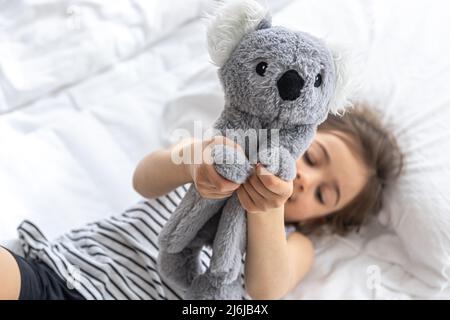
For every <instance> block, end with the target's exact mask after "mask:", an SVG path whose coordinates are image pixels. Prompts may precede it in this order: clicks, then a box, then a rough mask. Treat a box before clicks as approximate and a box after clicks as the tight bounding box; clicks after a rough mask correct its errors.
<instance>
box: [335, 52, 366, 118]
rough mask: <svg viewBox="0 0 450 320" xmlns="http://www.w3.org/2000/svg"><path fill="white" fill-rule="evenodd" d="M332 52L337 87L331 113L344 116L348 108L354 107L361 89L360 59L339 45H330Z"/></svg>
mask: <svg viewBox="0 0 450 320" xmlns="http://www.w3.org/2000/svg"><path fill="white" fill-rule="evenodd" d="M328 47H329V48H330V50H331V53H332V56H333V61H334V68H335V74H336V87H335V91H334V95H333V97H332V98H331V101H330V112H331V113H332V114H335V115H343V114H344V112H345V110H346V108H351V107H353V104H352V100H353V99H354V98H355V97H356V94H357V92H358V90H359V89H360V86H361V83H360V80H361V79H360V77H359V76H358V73H357V71H358V67H357V66H358V65H359V62H360V61H358V57H357V56H356V55H355V54H354V53H353V52H352V51H351V50H350V49H349V47H345V46H342V45H337V44H328Z"/></svg>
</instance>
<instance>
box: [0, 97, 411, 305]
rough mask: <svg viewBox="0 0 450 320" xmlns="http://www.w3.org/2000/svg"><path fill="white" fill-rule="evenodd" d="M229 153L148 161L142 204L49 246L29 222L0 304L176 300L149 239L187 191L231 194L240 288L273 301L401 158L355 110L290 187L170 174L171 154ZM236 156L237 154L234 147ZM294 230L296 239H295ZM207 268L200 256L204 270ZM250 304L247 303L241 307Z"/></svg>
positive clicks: (175, 168) (255, 179)
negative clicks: (243, 218) (239, 209)
mask: <svg viewBox="0 0 450 320" xmlns="http://www.w3.org/2000/svg"><path fill="white" fill-rule="evenodd" d="M219 143H226V144H233V143H232V142H231V141H229V140H227V139H225V138H224V137H216V138H215V139H213V140H212V141H195V140H189V141H183V142H182V143H178V144H177V145H175V146H173V147H172V148H170V149H166V150H158V151H155V152H152V153H151V154H149V155H148V156H146V157H145V158H144V159H143V160H142V161H141V162H140V163H139V165H138V166H137V168H136V171H135V173H134V178H133V185H134V188H135V189H136V191H137V192H139V193H140V194H141V195H142V196H143V197H145V198H149V199H150V200H148V201H142V202H140V203H139V204H137V205H136V206H134V207H133V208H131V209H129V210H127V211H126V212H125V213H122V214H120V215H116V216H113V217H111V218H108V219H104V220H101V221H99V222H96V223H91V224H88V225H87V226H86V227H84V228H81V229H77V230H73V231H71V232H69V233H66V234H64V235H63V236H61V237H60V238H58V239H56V240H55V241H52V242H49V241H48V240H47V239H46V238H45V237H44V235H43V234H42V233H41V232H40V231H39V229H38V228H37V227H36V226H34V225H33V224H32V223H31V222H28V221H25V222H23V223H22V224H21V225H20V227H19V229H18V230H19V237H20V239H21V241H22V245H23V248H24V252H25V258H22V257H20V256H18V255H16V254H14V253H12V252H10V251H8V250H6V249H3V248H0V283H2V286H1V287H0V298H2V299H180V298H181V297H182V292H180V291H179V290H178V289H177V288H173V287H171V286H169V285H168V284H167V283H166V282H165V281H164V280H163V279H161V278H160V276H159V274H158V273H157V271H156V257H157V254H158V248H157V236H158V233H159V231H160V230H161V228H162V226H163V225H164V223H165V222H166V221H167V219H168V218H169V215H170V213H171V212H173V210H174V209H175V208H176V205H177V204H178V203H179V202H180V201H181V198H182V196H183V194H184V193H185V192H186V190H187V188H186V186H185V184H187V183H194V184H195V186H196V188H197V189H198V190H199V192H200V193H201V194H202V195H203V196H204V197H207V198H222V197H228V196H230V195H231V194H232V193H233V192H237V194H238V196H239V200H240V202H241V204H242V206H243V207H244V208H245V209H246V214H247V223H248V226H247V233H248V237H247V252H246V256H245V269H244V270H243V285H244V286H245V289H246V291H247V293H248V295H249V297H251V298H253V299H279V298H282V297H283V296H284V295H285V294H286V293H288V292H289V291H290V290H291V289H293V288H294V287H295V286H296V285H297V284H298V283H299V281H300V280H301V279H302V278H303V277H304V276H305V275H306V274H307V272H308V271H309V270H310V268H311V266H312V263H313V259H314V248H313V245H312V242H311V240H310V239H309V238H308V235H310V234H313V233H320V232H335V233H338V234H341V235H345V234H346V233H348V232H350V231H352V230H354V229H356V230H358V228H359V227H360V226H361V225H362V224H363V223H364V222H365V221H366V220H367V218H368V217H369V216H371V215H374V214H377V213H378V212H379V210H380V208H381V205H382V203H381V199H382V192H383V189H384V187H385V185H386V184H387V183H389V182H390V181H392V180H393V179H395V178H396V177H397V176H398V175H399V174H400V171H401V168H402V155H401V153H400V151H399V148H398V146H397V144H396V142H395V140H394V139H393V137H392V136H391V135H390V134H389V133H388V131H387V130H386V129H385V128H383V126H382V125H381V124H380V122H379V120H378V118H377V114H375V113H374V112H373V111H371V110H370V109H369V108H368V107H366V106H363V105H359V106H357V107H355V108H354V109H353V110H350V111H348V112H347V113H346V114H345V115H344V116H343V117H339V116H333V115H330V116H329V117H328V119H327V120H326V121H325V122H324V123H322V124H321V125H320V127H319V128H318V132H317V135H316V137H315V139H314V141H313V143H312V144H311V146H310V148H309V149H308V150H307V151H306V152H305V154H304V155H303V156H302V157H301V158H300V159H298V161H297V177H296V178H295V180H294V181H290V182H286V181H283V180H281V179H279V178H277V177H275V176H273V175H271V174H268V172H267V171H266V170H265V169H264V168H263V167H262V166H260V165H258V167H257V170H256V173H255V174H254V175H253V176H252V177H251V178H250V179H248V181H246V182H245V183H244V184H242V185H237V184H234V183H232V182H230V181H227V180H225V179H224V178H222V177H221V176H219V175H218V174H217V172H216V171H215V170H214V167H213V166H212V165H209V164H207V163H202V164H175V163H174V162H172V161H171V153H172V152H173V151H175V152H180V153H183V152H184V150H186V148H193V147H194V145H195V144H200V145H201V146H202V150H204V151H205V152H204V154H206V155H208V151H209V150H210V148H211V145H213V144H219ZM236 147H237V148H239V146H236ZM294 229H295V231H294ZM209 258H210V252H209V251H208V249H204V250H203V251H202V257H201V260H202V263H203V265H206V264H207V263H208V259H209ZM243 298H248V296H246V297H243Z"/></svg>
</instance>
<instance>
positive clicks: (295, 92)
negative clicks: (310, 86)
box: [277, 70, 305, 101]
mask: <svg viewBox="0 0 450 320" xmlns="http://www.w3.org/2000/svg"><path fill="white" fill-rule="evenodd" d="M304 85H305V80H303V78H302V77H300V75H299V74H298V72H297V71H295V70H288V71H286V72H285V73H284V74H283V75H282V76H281V78H280V79H278V82H277V87H278V92H279V93H280V97H281V99H283V100H289V101H294V100H295V99H297V98H298V97H300V92H301V91H302V88H303V86H304Z"/></svg>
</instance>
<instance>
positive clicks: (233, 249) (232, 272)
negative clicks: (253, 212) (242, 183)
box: [210, 193, 247, 284]
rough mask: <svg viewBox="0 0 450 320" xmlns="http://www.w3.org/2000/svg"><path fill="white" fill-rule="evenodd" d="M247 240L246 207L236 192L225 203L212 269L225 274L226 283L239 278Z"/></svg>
mask: <svg viewBox="0 0 450 320" xmlns="http://www.w3.org/2000/svg"><path fill="white" fill-rule="evenodd" d="M246 241H247V218H246V214H245V209H244V208H243V207H242V206H241V204H240V202H239V198H238V196H237V194H236V193H234V194H233V195H232V196H231V198H230V199H229V200H228V201H227V203H226V204H225V206H224V208H223V210H222V216H221V218H220V221H219V225H218V227H217V233H216V237H215V239H214V243H213V256H212V258H211V263H210V271H211V274H213V275H223V278H222V280H223V282H224V284H230V283H232V282H233V281H234V280H236V279H237V278H239V275H240V272H241V268H242V258H243V255H244V252H245V247H246Z"/></svg>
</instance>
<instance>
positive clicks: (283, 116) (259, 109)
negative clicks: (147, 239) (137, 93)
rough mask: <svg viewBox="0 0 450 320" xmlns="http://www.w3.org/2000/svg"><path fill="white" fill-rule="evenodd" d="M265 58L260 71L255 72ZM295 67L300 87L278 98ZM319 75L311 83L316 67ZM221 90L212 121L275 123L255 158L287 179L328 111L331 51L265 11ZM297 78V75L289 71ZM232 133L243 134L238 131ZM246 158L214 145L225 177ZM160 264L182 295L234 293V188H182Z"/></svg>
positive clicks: (239, 178) (238, 240)
mask: <svg viewBox="0 0 450 320" xmlns="http://www.w3.org/2000/svg"><path fill="white" fill-rule="evenodd" d="M261 61H264V62H266V63H267V64H268V68H267V70H266V73H265V74H264V76H261V75H258V74H257V73H256V72H255V68H256V66H257V64H258V63H259V62H261ZM288 70H295V71H296V72H297V73H298V75H299V76H300V77H301V78H303V80H304V86H303V89H302V90H301V94H300V96H299V97H298V98H296V99H295V100H293V101H288V100H283V99H282V98H281V95H280V90H279V88H278V87H277V83H278V80H279V79H280V78H281V77H282V76H283V75H284V74H285V73H286V72H287V71H288ZM319 73H320V74H321V76H322V79H323V83H322V85H321V86H320V87H318V88H316V87H314V82H315V79H316V76H317V74H319ZM219 78H220V81H221V83H222V86H223V89H224V92H225V108H224V110H223V111H222V113H221V115H220V116H219V118H218V119H217V120H216V122H215V123H214V128H216V129H218V130H219V131H220V132H221V133H222V134H223V135H225V130H226V129H242V130H244V131H245V130H247V129H251V128H253V129H278V130H279V136H280V138H279V145H275V144H270V143H269V144H268V145H267V148H265V149H264V148H263V149H261V148H260V150H258V154H257V158H258V161H259V162H261V163H262V164H263V165H265V166H266V167H267V168H268V170H269V171H270V172H272V173H274V174H275V175H277V176H279V177H281V178H283V179H285V180H293V179H294V177H295V174H296V168H295V161H296V159H297V158H299V157H300V156H301V155H302V154H303V153H304V151H305V150H306V149H307V148H308V146H309V145H310V143H311V142H312V139H313V137H314V134H315V132H316V128H317V126H318V125H319V124H320V123H321V122H323V121H324V120H325V118H326V116H327V114H328V112H329V103H330V100H331V99H332V96H333V93H334V90H335V81H336V74H335V69H334V65H333V58H332V54H331V52H330V50H329V49H328V48H327V47H326V46H325V44H324V43H323V42H322V41H321V40H319V39H317V38H315V37H313V36H311V35H309V34H307V33H304V32H294V31H291V30H288V29H285V28H282V27H271V23H270V18H266V19H264V20H262V21H261V23H260V24H259V25H258V28H257V30H254V31H251V32H249V33H248V34H246V35H245V36H244V37H243V38H242V40H241V41H240V43H239V45H238V46H237V47H236V49H235V50H234V51H233V52H232V53H231V56H230V57H229V59H228V60H227V62H226V63H225V64H224V65H223V66H222V67H221V68H220V69H219ZM296 79H297V78H296ZM239 138H241V139H240V140H239V141H240V142H242V141H244V140H243V139H244V137H239ZM243 147H244V150H246V156H247V158H244V157H241V159H240V160H241V161H237V162H235V163H233V164H230V163H228V162H226V161H223V159H226V158H231V157H233V156H235V155H233V152H234V151H235V149H233V148H222V147H215V148H214V149H213V158H214V159H215V168H216V170H217V171H218V172H219V173H220V174H221V175H222V176H223V177H225V178H227V179H229V180H231V181H234V182H237V183H242V182H244V181H245V180H246V179H247V178H248V177H249V176H250V175H251V174H252V172H253V168H254V166H253V163H251V162H250V161H249V160H248V159H249V158H250V156H254V155H252V154H249V149H248V148H247V146H243ZM159 245H160V254H159V257H158V267H159V271H160V272H161V274H162V275H163V277H164V278H165V279H167V280H168V281H171V282H172V283H175V284H176V285H178V286H180V287H181V288H183V289H184V290H185V292H186V296H185V298H187V299H240V298H241V295H242V292H241V290H242V289H241V286H240V284H239V283H240V279H239V274H240V270H241V267H242V262H243V255H244V253H245V247H246V212H245V210H244V209H243V208H242V206H241V205H240V203H239V201H238V197H237V195H236V193H234V194H233V195H232V196H231V197H230V198H228V199H221V200H211V199H204V198H202V197H201V196H200V195H199V193H198V192H197V190H196V189H195V187H194V186H191V188H190V189H189V190H188V192H187V194H186V196H185V197H184V198H183V200H182V201H181V204H180V205H179V207H178V208H177V209H176V210H175V212H174V213H173V214H172V216H171V218H170V219H169V221H168V222H167V224H166V225H165V226H164V228H163V230H162V232H161V234H160V236H159ZM203 245H210V246H212V249H213V256H212V258H211V262H210V266H209V268H208V269H207V270H206V272H205V273H203V274H201V266H200V259H199V253H200V250H201V248H202V246H203Z"/></svg>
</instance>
